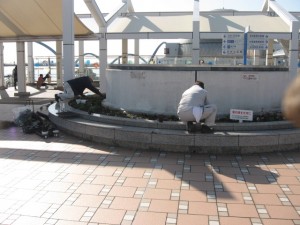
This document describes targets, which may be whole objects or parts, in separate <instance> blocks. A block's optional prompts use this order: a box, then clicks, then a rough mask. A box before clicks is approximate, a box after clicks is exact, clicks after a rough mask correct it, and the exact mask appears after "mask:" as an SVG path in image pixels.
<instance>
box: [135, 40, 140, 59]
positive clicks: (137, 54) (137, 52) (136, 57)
mask: <svg viewBox="0 0 300 225" xmlns="http://www.w3.org/2000/svg"><path fill="white" fill-rule="evenodd" d="M139 55H140V40H139V39H134V64H139V62H140V57H139Z"/></svg>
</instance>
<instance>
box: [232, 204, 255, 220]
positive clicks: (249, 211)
mask: <svg viewBox="0 0 300 225" xmlns="http://www.w3.org/2000/svg"><path fill="white" fill-rule="evenodd" d="M227 208H228V213H229V216H233V217H250V218H258V217H259V216H258V213H257V211H256V208H255V206H254V205H243V204H227Z"/></svg>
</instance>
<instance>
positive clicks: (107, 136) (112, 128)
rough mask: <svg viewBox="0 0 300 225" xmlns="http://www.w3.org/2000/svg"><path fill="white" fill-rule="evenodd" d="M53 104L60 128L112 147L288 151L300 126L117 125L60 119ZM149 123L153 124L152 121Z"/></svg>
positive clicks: (296, 143) (298, 141) (299, 139)
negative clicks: (210, 129)
mask: <svg viewBox="0 0 300 225" xmlns="http://www.w3.org/2000/svg"><path fill="white" fill-rule="evenodd" d="M55 106H56V104H52V105H51V106H50V107H49V109H48V110H49V116H50V119H51V120H52V121H53V123H55V124H56V125H57V126H58V127H59V128H60V129H62V130H64V131H65V132H68V133H70V134H72V135H75V136H78V137H81V138H84V139H86V140H90V141H95V142H100V143H104V144H109V145H114V146H121V147H131V148H136V149H146V150H159V151H175V152H176V151H177V152H198V153H212V154H216V153H218V154H219V153H220V154H232V153H234V154H248V153H255V152H271V151H272V152H273V151H288V150H298V149H299V147H300V129H295V128H291V129H276V130H258V131H257V130H256V131H251V130H248V131H218V132H215V133H214V134H201V133H195V134H188V133H187V132H186V131H185V129H162V128H158V127H155V126H154V127H147V126H148V125H147V126H145V127H141V126H133V124H130V125H128V124H126V123H128V121H127V122H124V121H123V120H124V119H121V118H117V120H118V121H119V123H120V124H114V123H109V122H111V121H113V120H112V118H107V119H108V120H107V121H106V122H103V119H104V118H105V116H102V115H99V116H98V118H101V120H99V121H96V120H90V118H91V116H89V118H87V117H85V116H83V117H77V118H69V119H66V118H61V117H59V116H58V115H57V112H58V111H57V109H55ZM86 116H87V115H86ZM176 123H177V122H176ZM125 124H126V125H125ZM150 124H151V126H152V125H153V124H155V122H152V123H150ZM177 125H178V124H177ZM177 125H176V126H177ZM179 125H180V126H181V125H182V124H179ZM269 125H270V124H269ZM168 126H170V124H169V125H168ZM239 126H242V124H239Z"/></svg>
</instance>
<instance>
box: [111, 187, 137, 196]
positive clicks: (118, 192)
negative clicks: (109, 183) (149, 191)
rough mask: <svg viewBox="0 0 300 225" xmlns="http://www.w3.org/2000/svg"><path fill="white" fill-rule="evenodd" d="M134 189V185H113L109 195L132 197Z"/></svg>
mask: <svg viewBox="0 0 300 225" xmlns="http://www.w3.org/2000/svg"><path fill="white" fill-rule="evenodd" d="M135 191H136V188H135V187H119V186H114V187H113V188H112V189H111V190H110V192H109V194H108V195H109V196H118V197H127V198H130V197H133V196H134V193H135Z"/></svg>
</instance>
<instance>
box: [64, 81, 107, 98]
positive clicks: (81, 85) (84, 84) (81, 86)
mask: <svg viewBox="0 0 300 225" xmlns="http://www.w3.org/2000/svg"><path fill="white" fill-rule="evenodd" d="M67 82H68V83H69V85H70V86H71V88H72V90H73V92H74V95H75V96H76V95H83V91H84V90H85V89H86V88H87V89H89V90H91V91H92V92H94V93H95V94H98V95H101V93H100V91H99V90H98V89H97V88H95V87H94V86H93V84H92V82H91V79H90V78H89V77H78V78H75V79H72V80H68V81H67Z"/></svg>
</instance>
